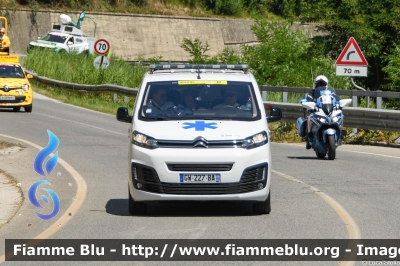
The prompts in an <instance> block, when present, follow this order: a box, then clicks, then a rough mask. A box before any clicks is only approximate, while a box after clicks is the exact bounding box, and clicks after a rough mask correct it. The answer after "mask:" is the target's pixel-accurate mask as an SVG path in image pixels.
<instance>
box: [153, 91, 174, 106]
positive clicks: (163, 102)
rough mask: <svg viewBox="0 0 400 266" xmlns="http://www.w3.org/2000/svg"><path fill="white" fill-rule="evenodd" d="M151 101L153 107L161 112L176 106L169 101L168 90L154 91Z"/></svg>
mask: <svg viewBox="0 0 400 266" xmlns="http://www.w3.org/2000/svg"><path fill="white" fill-rule="evenodd" d="M150 99H152V102H153V105H154V106H155V107H157V108H158V109H159V110H161V111H165V110H167V108H169V107H172V108H173V107H174V106H175V104H174V103H173V102H170V101H167V89H165V88H155V89H152V97H151V98H150Z"/></svg>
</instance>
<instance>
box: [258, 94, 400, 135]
mask: <svg viewBox="0 0 400 266" xmlns="http://www.w3.org/2000/svg"><path fill="white" fill-rule="evenodd" d="M268 105H270V106H273V107H279V108H281V110H282V121H284V122H291V123H295V122H296V120H297V118H299V117H303V116H304V109H303V107H302V106H301V105H300V104H296V103H278V102H269V101H264V106H268ZM343 114H344V116H345V118H344V126H346V127H352V128H365V129H375V130H384V131H395V132H400V111H396V110H378V109H371V108H354V107H345V108H343Z"/></svg>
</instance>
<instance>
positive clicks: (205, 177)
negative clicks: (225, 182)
mask: <svg viewBox="0 0 400 266" xmlns="http://www.w3.org/2000/svg"><path fill="white" fill-rule="evenodd" d="M179 180H180V182H181V183H221V175H220V174H179Z"/></svg>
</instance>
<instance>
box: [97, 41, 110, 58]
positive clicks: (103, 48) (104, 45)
mask: <svg viewBox="0 0 400 266" xmlns="http://www.w3.org/2000/svg"><path fill="white" fill-rule="evenodd" d="M94 51H95V52H96V53H97V54H98V55H105V54H107V53H108V51H110V43H109V42H108V41H106V40H104V39H99V40H97V41H96V42H95V43H94Z"/></svg>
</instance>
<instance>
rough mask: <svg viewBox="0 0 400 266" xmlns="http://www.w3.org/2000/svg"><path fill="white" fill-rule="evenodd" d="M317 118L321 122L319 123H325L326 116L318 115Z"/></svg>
mask: <svg viewBox="0 0 400 266" xmlns="http://www.w3.org/2000/svg"><path fill="white" fill-rule="evenodd" d="M318 120H319V121H320V122H321V123H326V121H327V120H326V118H325V117H318Z"/></svg>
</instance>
